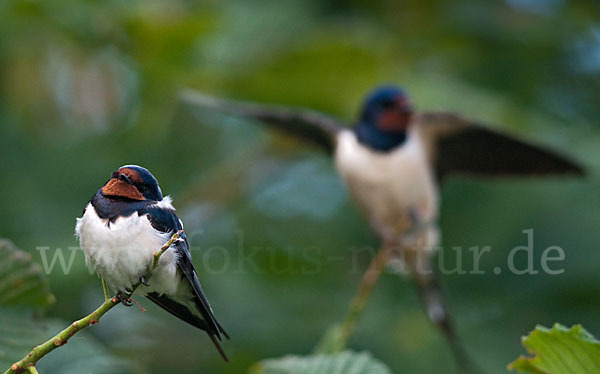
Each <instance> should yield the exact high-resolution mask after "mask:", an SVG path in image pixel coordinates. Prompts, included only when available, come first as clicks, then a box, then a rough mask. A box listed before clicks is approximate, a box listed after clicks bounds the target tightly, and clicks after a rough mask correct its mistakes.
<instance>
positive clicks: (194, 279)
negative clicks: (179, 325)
mask: <svg viewBox="0 0 600 374" xmlns="http://www.w3.org/2000/svg"><path fill="white" fill-rule="evenodd" d="M139 214H140V215H142V214H147V215H148V219H149V220H150V223H151V224H152V226H153V227H154V228H155V229H156V230H159V231H161V232H167V233H171V234H172V233H175V232H177V231H179V230H182V229H183V226H182V224H181V221H179V219H178V218H177V216H176V215H175V212H174V211H173V210H171V209H164V208H158V207H149V208H147V209H144V210H140V212H139ZM173 248H174V249H175V250H176V251H177V254H178V256H177V265H178V266H179V269H180V271H181V274H182V275H183V277H184V278H185V280H186V281H187V282H188V284H189V286H190V288H191V290H192V293H193V302H194V304H195V306H196V311H197V312H199V314H200V316H201V317H200V316H198V314H197V313H193V311H192V310H190V309H189V306H188V305H186V304H185V303H181V302H179V301H178V300H175V299H173V298H171V297H169V296H167V295H158V294H156V293H150V294H148V295H146V296H147V297H148V298H149V299H150V300H151V301H153V302H154V303H155V304H157V305H158V306H160V307H161V308H163V309H165V310H166V311H167V312H169V313H171V314H173V315H174V316H176V317H178V318H180V319H181V320H183V321H185V322H187V323H189V324H191V325H192V326H195V327H198V328H200V329H202V330H204V331H206V332H207V333H208V335H209V336H210V338H211V340H212V341H213V343H214V345H215V347H216V348H217V350H218V351H219V353H220V354H221V356H222V357H223V359H224V360H225V361H227V356H226V355H225V352H224V351H223V349H222V348H221V345H220V344H219V341H220V340H221V334H223V335H225V336H226V337H227V338H229V336H228V335H227V333H226V332H225V330H224V329H223V328H222V327H221V325H220V324H219V323H218V322H217V319H216V318H215V315H214V313H213V311H212V308H211V307H210V304H209V303H208V300H207V299H206V296H205V295H204V290H203V289H202V286H201V285H200V281H199V280H198V276H197V275H196V270H195V269H194V265H193V264H192V259H191V254H190V249H189V244H188V240H187V237H186V236H185V233H182V234H181V240H178V241H177V242H175V243H174V244H173Z"/></svg>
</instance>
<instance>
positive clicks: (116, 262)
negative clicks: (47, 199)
mask: <svg viewBox="0 0 600 374" xmlns="http://www.w3.org/2000/svg"><path fill="white" fill-rule="evenodd" d="M76 233H77V236H78V237H79V240H80V243H81V247H82V249H83V251H84V253H85V255H86V260H87V261H88V263H90V265H91V266H93V267H94V269H95V270H96V272H97V273H98V274H99V275H100V276H101V277H103V278H104V279H105V280H106V281H107V283H108V284H109V286H110V287H111V288H113V289H114V290H115V291H125V290H126V289H128V288H131V286H132V285H133V284H135V283H137V282H138V281H139V277H140V276H142V275H144V273H145V271H146V269H147V268H148V265H149V264H150V262H151V261H152V256H153V253H154V252H155V251H157V250H158V249H160V248H161V247H162V246H163V245H164V244H165V243H166V242H167V241H168V240H169V238H170V236H171V234H169V233H163V232H160V231H158V230H156V229H154V227H152V225H151V223H150V221H149V219H148V216H147V215H141V216H140V215H138V214H137V213H135V212H134V213H133V214H132V215H130V216H128V217H119V218H117V219H116V220H115V221H114V222H111V223H109V222H108V220H106V219H102V218H100V217H99V216H98V214H97V213H96V210H95V209H94V207H93V206H92V205H91V203H90V204H88V206H87V207H86V210H85V213H84V214H83V217H81V218H78V219H77V226H76ZM176 256H177V254H176V252H175V250H174V248H170V249H169V250H167V251H166V252H165V253H164V254H163V255H162V256H161V259H160V262H159V268H158V269H157V271H156V272H155V274H153V277H152V279H151V282H150V285H151V286H150V287H144V291H146V292H153V291H156V292H159V293H167V294H173V293H175V291H176V289H177V284H178V283H179V282H178V278H179V277H178V276H177V264H176V259H177V257H176Z"/></svg>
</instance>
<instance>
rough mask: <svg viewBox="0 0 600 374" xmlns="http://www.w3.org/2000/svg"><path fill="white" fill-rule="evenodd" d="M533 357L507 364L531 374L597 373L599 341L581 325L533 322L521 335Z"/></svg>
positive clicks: (599, 355)
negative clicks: (537, 323) (546, 324)
mask: <svg viewBox="0 0 600 374" xmlns="http://www.w3.org/2000/svg"><path fill="white" fill-rule="evenodd" d="M521 340H522V343H523V346H525V348H527V351H529V352H530V353H531V354H534V355H535V356H533V357H524V356H521V357H519V358H518V359H517V360H516V361H515V362H513V363H511V364H510V365H509V366H508V368H509V369H510V370H517V371H519V372H521V373H531V374H550V373H551V374H579V373H581V374H586V373H600V341H598V340H596V339H595V338H594V337H593V336H592V335H591V334H590V333H589V332H587V331H586V330H585V329H584V328H583V327H581V325H574V326H573V327H571V328H567V327H565V326H563V325H561V324H558V323H556V324H554V326H553V327H552V329H548V328H546V327H542V326H536V328H535V330H534V331H533V332H532V333H530V334H529V335H528V336H525V337H523V338H522V339H521Z"/></svg>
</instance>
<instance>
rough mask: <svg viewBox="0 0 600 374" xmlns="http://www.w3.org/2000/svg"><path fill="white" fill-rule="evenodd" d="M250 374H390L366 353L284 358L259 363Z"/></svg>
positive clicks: (382, 365)
mask: <svg viewBox="0 0 600 374" xmlns="http://www.w3.org/2000/svg"><path fill="white" fill-rule="evenodd" d="M250 373H251V374H390V373H391V371H390V369H389V368H388V367H387V366H385V365H384V364H383V363H381V362H380V361H379V360H376V359H375V358H373V356H371V354H370V353H367V352H360V353H356V352H351V351H344V352H341V353H337V354H333V355H323V354H318V355H311V356H285V357H283V358H279V359H268V360H264V361H261V362H259V363H257V364H255V365H254V367H252V369H251V370H250Z"/></svg>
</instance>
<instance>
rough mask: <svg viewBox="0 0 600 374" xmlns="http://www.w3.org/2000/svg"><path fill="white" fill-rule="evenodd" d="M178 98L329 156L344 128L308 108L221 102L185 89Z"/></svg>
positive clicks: (221, 100) (230, 101)
mask: <svg viewBox="0 0 600 374" xmlns="http://www.w3.org/2000/svg"><path fill="white" fill-rule="evenodd" d="M181 97H182V99H183V100H184V101H185V102H187V103H189V104H191V105H194V106H198V107H202V108H208V109H214V110H218V111H220V112H222V113H225V114H229V115H234V116H240V117H244V118H250V119H253V120H256V121H259V122H261V123H263V124H265V125H268V126H272V127H274V128H277V129H279V130H281V131H283V132H286V133H288V134H290V135H293V136H296V137H298V138H301V139H303V140H305V141H307V142H310V143H313V144H316V145H318V146H319V147H321V148H323V149H324V150H325V151H326V152H328V153H329V154H331V153H333V150H334V148H335V142H336V138H337V133H338V132H339V131H340V130H342V129H343V128H345V127H346V125H345V124H344V123H342V122H340V121H338V120H336V119H334V118H333V117H330V116H327V115H325V114H323V113H320V112H317V111H314V110H310V109H303V108H289V107H284V106H275V105H264V104H257V103H251V102H243V101H234V100H224V99H218V98H215V97H212V96H209V95H205V94H202V93H199V92H195V91H191V90H185V91H184V92H183V93H182V95H181Z"/></svg>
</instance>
